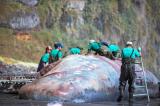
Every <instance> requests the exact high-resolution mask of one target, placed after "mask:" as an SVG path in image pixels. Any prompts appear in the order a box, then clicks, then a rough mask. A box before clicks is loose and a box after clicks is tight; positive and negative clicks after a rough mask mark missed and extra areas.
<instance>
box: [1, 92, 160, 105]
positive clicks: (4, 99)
mask: <svg viewBox="0 0 160 106" xmlns="http://www.w3.org/2000/svg"><path fill="white" fill-rule="evenodd" d="M0 106H160V98H157V99H151V102H150V103H147V102H146V100H141V101H135V102H134V103H133V104H129V103H128V101H123V102H121V103H117V102H96V103H78V104H76V103H61V102H60V103H58V102H57V103H53V102H51V101H50V102H49V101H36V100H21V99H18V95H17V94H5V93H0Z"/></svg>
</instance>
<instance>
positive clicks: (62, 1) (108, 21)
mask: <svg viewBox="0 0 160 106" xmlns="http://www.w3.org/2000/svg"><path fill="white" fill-rule="evenodd" d="M2 1H3V2H2ZM81 1H83V0H48V1H47V2H46V1H45V0H39V3H38V4H37V5H36V6H35V7H33V8H30V7H27V6H25V5H23V4H21V3H18V2H15V1H10V2H5V1H4V0H0V22H7V21H8V20H9V18H11V17H12V14H14V12H15V11H17V10H21V11H28V12H30V11H36V12H37V13H38V15H39V17H40V25H39V26H38V27H36V28H35V29H32V30H29V31H28V30H27V32H28V33H30V34H31V35H32V38H31V40H29V41H20V40H17V38H16V36H15V30H12V29H8V28H0V32H1V33H0V40H1V42H0V55H2V56H7V57H12V58H15V59H18V60H23V61H33V62H38V61H39V59H40V57H41V55H42V54H43V52H44V48H45V46H47V45H51V46H53V43H54V42H55V41H60V42H63V44H64V47H65V48H64V51H67V49H68V47H71V46H76V45H80V46H82V47H83V48H84V52H86V49H87V42H88V40H89V39H97V38H99V37H100V38H103V39H108V40H110V41H116V42H118V43H119V44H120V46H122V47H123V46H124V43H125V41H127V40H136V42H135V45H141V46H142V50H143V53H144V56H145V58H144V61H145V66H146V68H147V69H149V70H153V71H154V72H155V73H156V75H157V76H159V77H160V69H159V68H158V67H159V66H160V53H159V50H160V47H159V44H160V37H159V35H160V11H159V10H160V1H159V0H84V1H85V6H84V8H83V11H81V10H79V8H81V7H83V2H81ZM76 2H78V3H77V4H76ZM70 3H71V4H72V5H69V4H70ZM73 5H78V6H77V7H76V8H74V6H73ZM72 6H73V7H72ZM77 8H78V9H77ZM81 18H83V19H84V20H81Z"/></svg>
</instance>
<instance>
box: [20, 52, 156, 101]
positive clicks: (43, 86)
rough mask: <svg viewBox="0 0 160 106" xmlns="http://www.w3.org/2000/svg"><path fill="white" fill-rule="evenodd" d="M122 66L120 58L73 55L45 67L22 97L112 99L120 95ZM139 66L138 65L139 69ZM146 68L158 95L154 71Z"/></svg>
mask: <svg viewBox="0 0 160 106" xmlns="http://www.w3.org/2000/svg"><path fill="white" fill-rule="evenodd" d="M120 67H121V61H120V60H110V59H108V58H106V57H103V56H94V55H88V56H83V55H70V56H67V57H66V58H64V59H63V60H62V61H60V62H57V63H53V64H50V65H48V66H47V67H45V68H44V69H43V70H42V73H43V76H41V77H40V78H38V79H36V80H35V81H33V82H32V83H30V84H27V85H24V86H23V87H22V88H21V89H20V91H19V95H20V98H28V99H35V100H53V101H66V102H95V101H106V100H107V101H109V100H112V101H113V100H115V99H116V97H117V96H118V85H119V76H120ZM139 68H140V67H139V66H138V65H137V66H136V69H137V70H138V69H139ZM145 72H146V76H147V83H148V87H149V88H150V89H149V93H150V94H152V95H156V94H157V92H158V85H157V83H158V79H157V78H156V77H155V76H154V75H153V74H152V73H151V72H149V71H145ZM137 76H138V77H140V76H142V75H140V74H137ZM152 89H153V90H152Z"/></svg>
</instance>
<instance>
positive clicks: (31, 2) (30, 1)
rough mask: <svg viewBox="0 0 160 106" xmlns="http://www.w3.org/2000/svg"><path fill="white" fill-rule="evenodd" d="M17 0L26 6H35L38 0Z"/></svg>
mask: <svg viewBox="0 0 160 106" xmlns="http://www.w3.org/2000/svg"><path fill="white" fill-rule="evenodd" d="M17 2H20V3H22V4H24V5H27V6H35V5H37V4H38V2H39V0H17Z"/></svg>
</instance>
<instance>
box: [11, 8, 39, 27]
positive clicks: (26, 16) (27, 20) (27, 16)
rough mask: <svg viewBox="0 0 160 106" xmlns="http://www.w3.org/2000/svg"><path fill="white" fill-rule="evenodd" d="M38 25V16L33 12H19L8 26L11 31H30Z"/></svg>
mask: <svg viewBox="0 0 160 106" xmlns="http://www.w3.org/2000/svg"><path fill="white" fill-rule="evenodd" d="M39 24H40V19H39V16H38V15H37V14H36V12H34V11H33V12H31V13H26V12H22V11H19V12H17V13H15V15H14V16H13V18H11V19H10V21H9V25H10V27H11V28H13V29H31V28H35V27H36V26H38V25H39Z"/></svg>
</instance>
